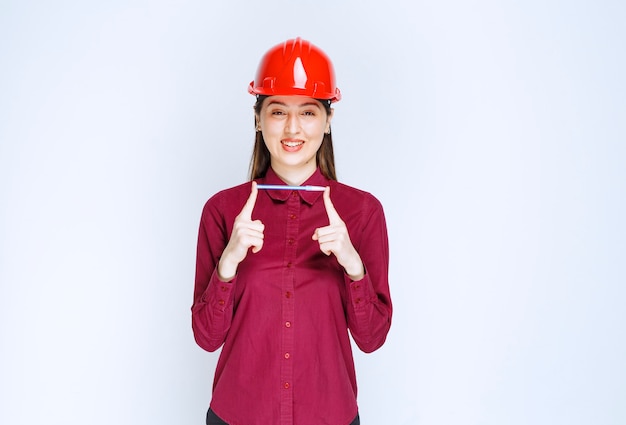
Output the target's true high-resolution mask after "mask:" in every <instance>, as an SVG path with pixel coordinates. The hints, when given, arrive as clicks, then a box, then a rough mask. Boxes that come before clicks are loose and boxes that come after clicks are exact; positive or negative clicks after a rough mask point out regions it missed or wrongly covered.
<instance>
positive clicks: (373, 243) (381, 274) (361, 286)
mask: <svg viewBox="0 0 626 425" xmlns="http://www.w3.org/2000/svg"><path fill="white" fill-rule="evenodd" d="M364 211H366V212H368V214H367V215H366V216H364V217H363V226H362V230H361V233H360V235H358V236H357V238H358V240H359V243H358V246H357V248H356V249H357V251H358V252H359V255H360V257H361V258H362V260H363V265H364V268H365V276H364V277H363V278H362V279H360V280H352V279H350V278H349V276H347V275H346V276H345V282H346V285H347V300H348V301H347V305H346V310H347V313H348V327H349V329H350V333H351V334H352V338H353V339H354V341H355V342H356V344H357V346H358V347H359V348H360V349H361V350H362V351H364V352H366V353H370V352H372V351H375V350H377V349H378V348H380V347H381V346H382V345H383V343H384V342H385V339H386V338H387V334H388V332H389V328H390V327H391V316H392V304H391V295H390V292H389V277H388V274H389V243H388V238H387V225H386V222H385V216H384V213H383V209H382V206H381V205H380V203H378V201H376V202H375V203H374V204H373V205H370V206H369V207H365V208H364Z"/></svg>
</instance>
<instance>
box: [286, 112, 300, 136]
mask: <svg viewBox="0 0 626 425" xmlns="http://www.w3.org/2000/svg"><path fill="white" fill-rule="evenodd" d="M299 130H300V121H299V120H298V115H297V114H289V115H288V116H287V121H286V122H285V131H286V132H287V134H296V133H298V131H299Z"/></svg>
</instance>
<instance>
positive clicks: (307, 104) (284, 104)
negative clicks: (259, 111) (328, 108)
mask: <svg viewBox="0 0 626 425" xmlns="http://www.w3.org/2000/svg"><path fill="white" fill-rule="evenodd" d="M270 105H280V106H288V105H287V104H286V103H284V102H280V101H278V100H271V101H270V102H269V103H268V104H267V106H270ZM297 106H298V107H299V108H302V107H304V106H316V107H317V108H318V109H321V106H320V104H319V103H317V102H305V103H301V104H299V105H297Z"/></svg>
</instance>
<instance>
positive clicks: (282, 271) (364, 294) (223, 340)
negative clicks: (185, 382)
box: [191, 168, 392, 425]
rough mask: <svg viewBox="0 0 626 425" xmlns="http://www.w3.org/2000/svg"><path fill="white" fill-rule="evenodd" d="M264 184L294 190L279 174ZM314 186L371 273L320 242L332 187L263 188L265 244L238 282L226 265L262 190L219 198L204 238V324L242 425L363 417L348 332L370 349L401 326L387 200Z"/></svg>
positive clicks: (225, 392)
mask: <svg viewBox="0 0 626 425" xmlns="http://www.w3.org/2000/svg"><path fill="white" fill-rule="evenodd" d="M257 182H258V183H260V184H284V182H282V181H281V180H280V179H279V177H278V176H277V175H276V174H275V173H274V172H273V170H272V169H271V168H270V169H269V170H268V172H267V175H266V177H265V178H262V179H259V180H257ZM304 185H316V186H330V189H331V190H330V194H331V200H332V202H333V204H334V206H335V209H336V210H337V212H338V213H339V215H340V216H341V218H342V220H343V221H344V222H345V223H346V227H347V229H348V233H349V235H350V239H351V241H352V244H353V245H354V247H355V248H356V250H357V251H358V253H359V255H360V256H361V259H362V260H363V264H364V267H365V271H366V273H365V276H364V277H363V279H361V280H358V281H352V280H351V279H350V278H349V277H348V276H347V274H346V273H345V271H344V270H343V268H342V267H341V266H340V265H339V263H338V262H337V260H336V258H335V257H334V255H332V254H331V255H329V256H327V255H325V254H324V253H323V252H322V251H321V250H320V248H319V243H318V242H317V241H315V240H313V239H312V236H313V233H314V231H315V229H316V228H318V227H323V226H327V225H328V216H327V215H326V209H325V206H324V200H323V197H322V195H323V194H322V192H307V191H290V190H272V191H269V190H267V191H265V190H260V191H259V193H258V196H257V200H256V204H255V207H254V210H253V213H252V219H253V220H257V219H258V220H261V221H262V222H263V224H264V225H265V230H264V241H263V248H262V249H261V251H259V252H258V253H252V252H251V251H249V252H248V255H247V257H246V258H245V259H244V261H243V262H241V263H240V264H239V267H238V269H237V275H236V276H235V278H234V279H233V280H232V281H230V282H221V281H220V280H219V279H218V277H217V271H216V266H217V263H218V261H219V258H220V255H221V254H222V251H223V250H224V248H225V247H226V244H227V243H228V239H229V237H230V234H231V232H232V229H233V223H234V221H235V217H236V216H237V215H238V214H239V212H240V211H241V209H242V207H243V205H244V204H245V202H246V200H247V199H248V197H249V195H250V189H251V183H250V182H248V183H244V184H242V185H239V186H236V187H233V188H230V189H226V190H224V191H221V192H219V193H217V194H216V195H214V196H213V197H211V198H210V199H209V200H208V201H207V203H206V205H205V207H204V209H203V211H202V218H201V221H200V230H199V236H198V251H197V263H196V279H195V290H194V303H193V306H192V309H191V310H192V327H193V331H194V336H195V339H196V342H197V343H198V345H200V347H202V348H203V349H205V350H207V351H215V350H217V349H218V348H220V347H222V350H221V353H220V357H219V360H218V363H217V366H216V370H215V378H214V382H213V396H212V400H211V408H212V409H213V411H215V413H217V415H218V416H219V417H221V418H222V419H224V421H226V422H227V423H228V424H230V425H294V424H295V425H347V424H349V423H350V422H351V421H352V420H353V419H354V417H355V416H356V414H357V410H358V409H357V401H356V398H357V383H356V376H355V368H354V360H353V357H352V350H351V345H350V337H349V334H348V331H349V332H350V334H351V335H352V338H353V340H354V342H355V343H356V344H357V346H358V347H359V348H360V349H361V350H363V351H364V352H372V351H374V350H376V349H378V348H379V347H380V346H381V345H382V344H383V343H384V341H385V338H386V336H387V333H388V331H389V327H390V325H391V314H392V305H391V298H390V293H389V282H388V264H389V249H388V242H387V228H386V224H385V217H384V214H383V209H382V206H381V204H380V202H379V201H378V200H377V199H376V198H375V197H374V196H372V195H371V194H369V193H367V192H363V191H360V190H358V189H354V188H352V187H349V186H347V185H344V184H342V183H339V182H337V181H329V180H328V179H326V178H325V177H324V176H323V175H322V174H321V173H320V171H319V170H317V171H316V172H315V173H314V174H313V175H312V176H311V177H310V178H309V179H308V180H307V181H306V182H305V183H304Z"/></svg>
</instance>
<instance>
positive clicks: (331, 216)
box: [324, 186, 342, 224]
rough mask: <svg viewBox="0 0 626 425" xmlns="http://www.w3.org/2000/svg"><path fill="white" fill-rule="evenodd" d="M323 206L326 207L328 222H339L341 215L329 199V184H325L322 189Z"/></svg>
mask: <svg viewBox="0 0 626 425" xmlns="http://www.w3.org/2000/svg"><path fill="white" fill-rule="evenodd" d="M324 206H325V207H326V215H328V221H329V222H330V224H335V223H341V222H342V221H341V217H340V216H339V213H338V212H337V210H336V209H335V206H334V205H333V203H332V201H331V200H330V186H326V189H325V190H324Z"/></svg>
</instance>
